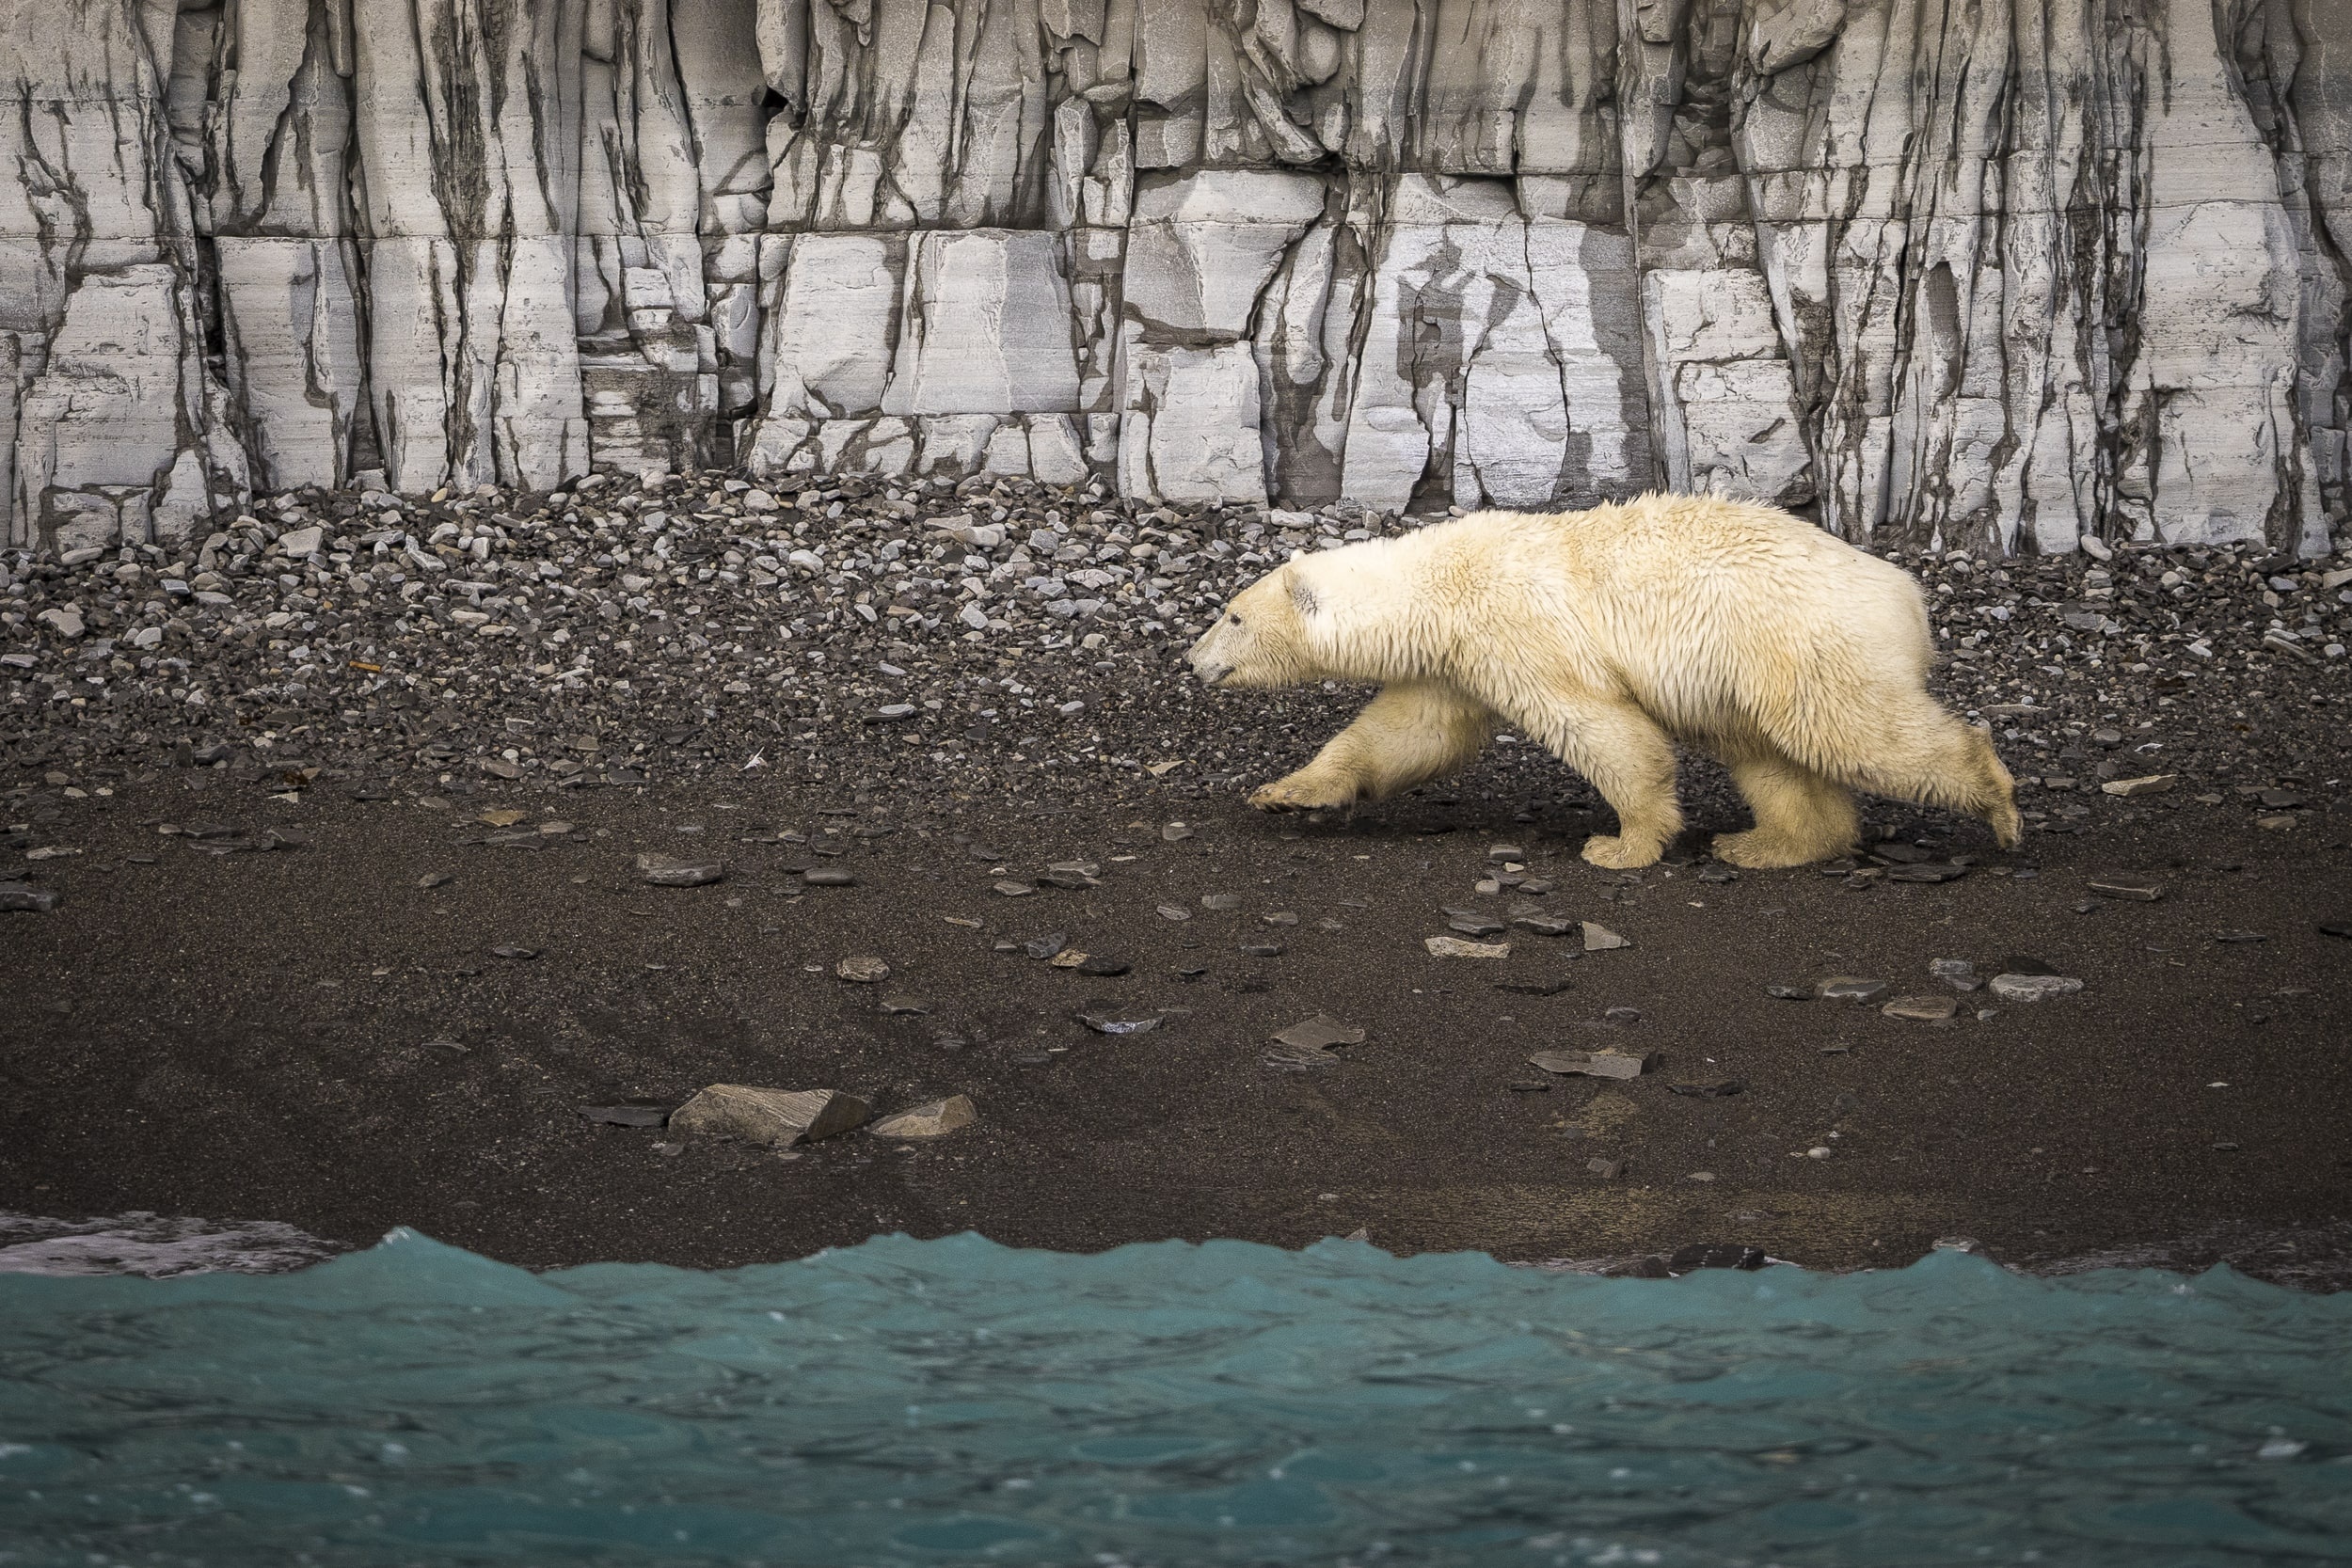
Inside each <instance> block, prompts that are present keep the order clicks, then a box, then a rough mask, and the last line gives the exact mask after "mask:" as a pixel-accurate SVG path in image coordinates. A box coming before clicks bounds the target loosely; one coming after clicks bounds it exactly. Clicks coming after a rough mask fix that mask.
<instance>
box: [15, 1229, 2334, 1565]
mask: <svg viewBox="0 0 2352 1568" xmlns="http://www.w3.org/2000/svg"><path fill="white" fill-rule="evenodd" d="M2348 1456H2352V1295H2346V1296H2334V1297H2322V1296H2310V1295H2300V1294H2295V1293H2291V1292H2289V1291H2281V1290H2278V1289H2275V1288H2272V1287H2269V1286H2265V1285H2260V1284H2256V1283H2254V1282H2251V1281H2249V1280H2247V1279H2244V1278H2242V1277H2239V1276H2237V1275H2232V1274H2229V1273H2227V1272H2225V1271H2216V1272H2214V1273H2212V1274H2208V1275H2202V1276H2201V1277H2197V1278H2185V1277H2183V1276H2180V1275H2169V1274H2158V1273H2153V1272H2137V1271H2112V1272H2106V1273H2102V1274H2097V1275H2082V1276H2077V1277H2074V1278H2070V1279H2058V1280H2037V1279H2028V1278H2021V1277H2018V1276H2015V1275H2010V1274H2007V1273H2005V1272H2003V1271H2002V1270H2000V1269H1998V1268H1996V1267H1994V1265H1992V1264H1990V1263H1987V1262H1985V1261H1983V1260H1981V1259H1976V1258H1972V1257H1967V1256H1963V1255H1959V1254H1942V1255H1937V1256H1933V1257H1931V1258H1929V1259H1925V1260H1924V1261H1922V1262H1920V1263H1918V1264H1915V1265H1914V1266H1913V1267H1911V1268H1907V1269H1903V1270H1899V1271H1890V1272H1886V1273H1880V1274H1870V1275H1843V1276H1835V1275H1811V1274H1806V1273H1804V1272H1802V1271H1800V1270H1797V1269H1793V1268H1781V1267H1775V1268H1771V1269H1767V1270H1764V1271H1762V1272H1760V1273H1754V1274H1739V1273H1730V1272H1720V1271H1709V1272H1702V1273H1698V1274H1693V1275H1687V1276H1685V1277H1683V1278H1680V1279H1672V1280H1640V1279H1598V1278H1591V1277H1584V1276H1577V1275H1546V1274H1540V1273H1534V1272H1531V1271H1526V1270H1519V1269H1511V1268H1506V1267H1504V1266H1502V1265H1501V1264H1499V1263H1496V1262H1494V1261H1493V1260H1492V1259H1486V1258H1484V1257H1481V1256H1476V1255H1451V1256H1431V1257H1420V1258H1408V1259H1394V1258H1391V1257H1389V1256H1387V1255H1386V1254H1384V1253H1381V1252H1377V1251H1375V1250H1374V1249H1373V1248H1371V1247H1368V1246H1364V1245H1361V1244H1358V1243H1345V1242H1327V1243H1322V1244H1320V1245H1318V1246H1315V1247H1312V1248H1310V1249H1308V1250H1307V1251H1305V1252H1303V1253H1286V1252H1281V1251H1277V1250H1274V1249H1271V1248H1267V1247H1262V1246H1255V1245H1249V1244H1246V1243H1210V1244H1208V1245H1205V1246H1192V1245H1185V1244H1182V1243H1158V1244H1152V1245H1143V1246H1130V1247H1124V1248H1121V1249H1120V1250H1118V1251H1116V1252H1111V1253H1107V1254H1104V1255H1101V1256H1095V1257H1072V1256H1065V1255H1061V1254H1055V1253H1044V1252H1023V1251H1015V1250H1012V1249H1009V1248H1005V1247H1001V1246H997V1245H995V1244H993V1243H989V1242H985V1241H982V1240H980V1239H978V1238H977V1237H971V1236H961V1237H955V1238H951V1239H948V1240H945V1241H931V1242H915V1241H910V1240H907V1239H905V1238H903V1237H891V1238H884V1239H881V1240H877V1241H874V1242H870V1243H866V1244H865V1245H863V1246H859V1247H854V1248H850V1249H848V1250H845V1251H838V1252H833V1253H828V1254H824V1255H822V1256H819V1257H817V1258H814V1259H806V1260H803V1261H800V1262H793V1263H782V1264H775V1265H771V1266H766V1267H761V1268H752V1269H744V1270H740V1271H738V1272H734V1273H729V1274H693V1273H687V1272H682V1271H677V1270H672V1269H665V1268H660V1267H654V1266H650V1265H640V1264H630V1265H618V1264H607V1265H597V1266H594V1267H589V1268H580V1269H570V1270H564V1271H562V1272H558V1273H553V1274H545V1275H532V1274H529V1273H525V1272H523V1271H521V1270H517V1269H511V1268H506V1267H503V1266H501V1265H499V1264H495V1263H491V1262H488V1261H486V1260H485V1259H480V1258H476V1257H473V1256H471V1255H470V1254H468V1253H464V1252H461V1251H457V1250H454V1249H453V1248H449V1247H445V1246H441V1245H439V1244H437V1243H433V1242H431V1241H427V1240H425V1239H423V1238H421V1237H418V1236H415V1235H412V1234H408V1233H405V1232H395V1233H394V1234H393V1236H392V1237H390V1238H389V1239H388V1240H387V1241H386V1242H385V1243H383V1244H382V1245H380V1246H377V1247H375V1248H373V1249H372V1250H370V1251H368V1252H365V1253H359V1254H354V1255H352V1256H349V1257H345V1258H342V1259H337V1260H336V1261H333V1262H330V1263H327V1264H325V1265H323V1266H321V1267H318V1268H314V1269H310V1270H309V1271H307V1272H303V1273H299V1274H292V1275H277V1276H272V1277H247V1276H238V1275H199V1276H193V1277H186V1278H180V1279H170V1280H147V1279H130V1278H103V1279H57V1278H27V1277H7V1276H0V1561H5V1562H8V1563H11V1564H19V1563H29V1564H47V1563H58V1564H63V1563H73V1564H77V1565H87V1564H92V1563H102V1562H105V1563H111V1562H118V1561H121V1562H136V1563H207V1564H221V1565H235V1568H251V1565H261V1564H278V1563H296V1562H311V1563H321V1564H410V1563H415V1564H469V1563H507V1562H536V1563H635V1562H665V1563H701V1562H728V1563H793V1564H803V1563H805V1564H824V1565H828V1568H831V1565H850V1564H884V1563H914V1564H933V1563H938V1564H946V1563H967V1562H969V1563H985V1562H1004V1563H1073V1564H1092V1565H1098V1568H1107V1565H1112V1564H1132V1565H1136V1568H1140V1565H1144V1564H1153V1565H1159V1564H1167V1565H1177V1564H1226V1563H1235V1564H1238V1563H1252V1564H1255V1563H1301V1564H1306V1563H1313V1564H1341V1563H1353V1564H1373V1563H1382V1562H1385V1563H1424V1562H1428V1563H1511V1564H1520V1563H1524V1564H1531V1565H1533V1564H1551V1563H1574V1564H1584V1563H1596V1564H1599V1563H1610V1564H1630V1563H1661V1564H1736V1563H1744V1564H1756V1565H1761V1564H1782V1565H1788V1568H1795V1565H1800V1564H1827V1563H1836V1564H1857V1565H1869V1568H1892V1565H1899V1564H1924V1563H1979V1562H1994V1563H2010V1562H2028V1561H2039V1562H2046V1563H2054V1564H2066V1565H2069V1568H2088V1565H2100V1564H2109V1563H2113V1564H2130V1565H2133V1568H2153V1565H2173V1564H2203V1563H2215V1564H2221V1563H2233V1564H2236V1563H2248V1562H2270V1561H2277V1562H2330V1561H2344V1560H2352V1462H2348Z"/></svg>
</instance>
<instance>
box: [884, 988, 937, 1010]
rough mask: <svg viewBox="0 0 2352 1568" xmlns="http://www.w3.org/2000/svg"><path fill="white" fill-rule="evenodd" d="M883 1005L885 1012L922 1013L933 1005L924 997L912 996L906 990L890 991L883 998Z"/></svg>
mask: <svg viewBox="0 0 2352 1568" xmlns="http://www.w3.org/2000/svg"><path fill="white" fill-rule="evenodd" d="M881 1006H882V1011H883V1012H885V1013H892V1014H899V1013H914V1014H922V1013H928V1012H930V1010H931V1005H930V1003H929V1002H927V1001H925V1000H924V999H923V998H922V997H919V996H910V995H908V994H907V993H906V992H904V991H892V992H890V993H889V994H888V995H886V996H884V997H883V998H882V1002H881Z"/></svg>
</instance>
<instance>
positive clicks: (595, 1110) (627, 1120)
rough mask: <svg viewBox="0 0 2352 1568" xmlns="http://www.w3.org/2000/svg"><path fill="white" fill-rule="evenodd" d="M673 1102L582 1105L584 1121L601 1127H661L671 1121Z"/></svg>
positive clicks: (622, 1102) (639, 1101) (629, 1101)
mask: <svg viewBox="0 0 2352 1568" xmlns="http://www.w3.org/2000/svg"><path fill="white" fill-rule="evenodd" d="M671 1109H672V1102H671V1101H666V1100H622V1101H614V1102H612V1104H609V1105H582V1106H581V1107H580V1117H581V1118H582V1119H583V1120H586V1121H591V1122H594V1123H596V1125H597V1126H599V1127H660V1126H661V1125H662V1124H663V1123H664V1122H666V1121H668V1120H669V1119H670V1112H671Z"/></svg>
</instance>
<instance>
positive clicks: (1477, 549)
mask: <svg viewBox="0 0 2352 1568" xmlns="http://www.w3.org/2000/svg"><path fill="white" fill-rule="evenodd" d="M1443 526H1445V527H1447V528H1452V529H1460V530H1461V531H1462V534H1463V537H1462V540H1461V543H1462V544H1463V545H1464V546H1469V547H1468V549H1467V550H1466V551H1465V552H1463V557H1462V559H1465V560H1474V561H1479V562H1483V564H1484V568H1485V570H1486V572H1489V573H1491V574H1492V576H1490V577H1489V578H1488V579H1487V581H1486V591H1487V592H1486V594H1482V595H1481V597H1485V598H1488V602H1489V603H1490V604H1491V605H1493V606H1494V609H1495V611H1496V613H1495V614H1494V615H1493V617H1492V621H1491V625H1492V626H1493V629H1494V630H1495V631H1496V632H1497V633H1498V634H1500V635H1502V636H1504V637H1506V638H1507V639H1508V640H1509V641H1517V642H1519V643H1520V646H1521V655H1520V657H1524V654H1526V653H1534V652H1535V651H1536V650H1537V649H1538V648H1540V649H1542V650H1543V652H1542V653H1541V654H1539V655H1538V657H1539V658H1541V659H1542V660H1543V661H1544V662H1552V661H1555V660H1556V661H1559V662H1561V663H1564V664H1565V665H1567V666H1569V667H1571V668H1572V669H1574V671H1575V673H1576V674H1577V676H1578V677H1579V678H1580V679H1581V680H1586V681H1591V682H1593V683H1594V684H1597V685H1603V686H1614V687H1616V688H1618V689H1622V690H1624V691H1625V692H1626V693H1627V694H1629V695H1630V696H1632V697H1633V698H1635V699H1636V700H1637V701H1639V702H1640V703H1641V704H1642V705H1643V706H1644V707H1645V708H1646V709H1647V710H1648V711H1649V712H1650V713H1651V714H1652V715H1653V716H1654V717H1656V718H1658V719H1659V720H1660V721H1661V722H1664V723H1666V724H1667V725H1668V727H1669V728H1671V729H1674V730H1677V731H1679V732H1681V733H1684V734H1688V735H1704V734H1709V733H1720V732H1721V731H1722V730H1723V729H1724V727H1725V726H1726V725H1727V724H1739V723H1740V722H1743V721H1746V720H1749V719H1753V718H1756V717H1760V716H1764V715H1768V714H1769V715H1773V716H1777V717H1780V718H1782V719H1785V720H1788V721H1802V710H1803V709H1804V707H1805V706H1806V705H1808V704H1809V703H1811V702H1813V701H1815V700H1817V699H1818V697H1819V694H1820V693H1821V692H1823V691H1825V690H1834V691H1837V692H1840V693H1842V694H1845V695H1846V696H1847V697H1848V698H1851V697H1856V696H1864V695H1866V694H1867V693H1868V692H1869V691H1871V690H1872V689H1889V690H1892V689H1905V690H1908V691H1910V692H1916V691H1917V690H1918V689H1919V688H1920V686H1921V684H1922V682H1923V681H1924V679H1925V677H1926V674H1927V669H1928V665H1929V663H1930V661H1931V657H1932V644H1931V641H1930V637H1929V628H1928V619H1927V612H1926V608H1925V605H1924V603H1923V601H1922V599H1921V597H1920V594H1919V590H1918V586H1917V584H1915V582H1914V581H1913V580H1912V579H1911V578H1910V577H1909V576H1908V575H1907V574H1905V573H1904V572H1902V571H1901V570H1900V569H1899V568H1898V567H1895V566H1893V565H1890V564H1889V563H1887V562H1883V561H1881V560H1879V559H1877V558H1876V557H1874V556H1871V555H1868V554H1866V553H1865V552H1863V551H1861V550H1858V549H1855V548H1854V547H1853V546H1851V545H1848V544H1846V543H1845V542H1844V541H1843V540H1840V539H1838V538H1836V537H1835V536H1834V535H1832V534H1830V533H1827V532H1825V531H1822V530H1821V529H1820V528H1818V527H1816V526H1815V525H1813V524H1811V523H1808V522H1806V521H1804V519H1803V518H1801V517H1796V516H1792V515H1789V514H1788V513H1786V512H1783V511H1781V510H1780V509H1779V508H1777V507H1772V506H1765V505H1762V504H1759V503H1756V502H1750V501H1740V500H1731V499H1724V498H1720V497H1711V496H1668V495H1647V496H1642V497H1638V498H1636V499H1633V500H1629V501H1626V502H1623V503H1621V504H1613V505H1607V506H1600V507H1595V508H1593V509H1591V510H1589V511H1585V512H1574V513H1559V514H1537V513H1507V512H1490V513H1481V514H1476V515H1472V516H1470V517H1465V518H1463V519H1461V520H1460V521H1459V522H1458V523H1454V524H1450V525H1443ZM1449 553H1451V552H1449ZM1489 595H1491V597H1489ZM1506 628H1507V630H1506ZM1530 644H1533V646H1530ZM1774 727H1778V726H1777V725H1776V726H1774Z"/></svg>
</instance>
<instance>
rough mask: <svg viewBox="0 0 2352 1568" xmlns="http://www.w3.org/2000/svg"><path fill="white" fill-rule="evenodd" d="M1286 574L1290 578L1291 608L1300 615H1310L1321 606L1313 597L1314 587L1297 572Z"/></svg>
mask: <svg viewBox="0 0 2352 1568" xmlns="http://www.w3.org/2000/svg"><path fill="white" fill-rule="evenodd" d="M1288 576H1289V578H1290V592H1291V608H1292V609H1293V610H1296V611H1298V613H1299V614H1300V615H1301V616H1309V617H1311V616H1312V615H1313V614H1314V612H1315V611H1316V610H1320V609H1321V608H1323V607H1322V605H1321V604H1320V603H1319V602H1318V601H1317V600H1316V598H1315V591H1314V589H1313V588H1312V587H1311V586H1310V585H1309V583H1308V581H1307V579H1306V578H1304V577H1303V576H1301V575H1300V574H1298V573H1297V572H1292V573H1289V574H1288Z"/></svg>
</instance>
